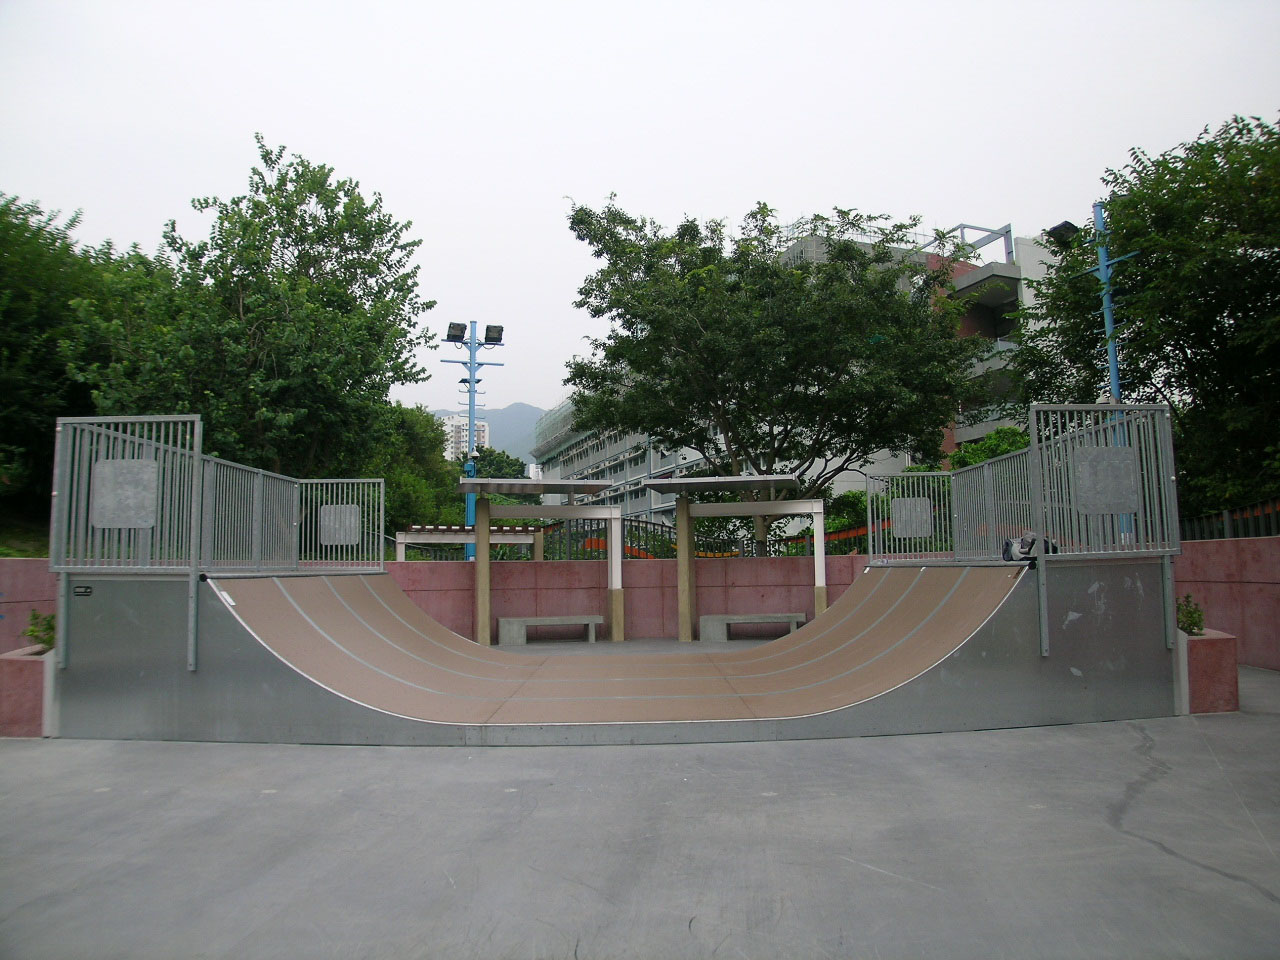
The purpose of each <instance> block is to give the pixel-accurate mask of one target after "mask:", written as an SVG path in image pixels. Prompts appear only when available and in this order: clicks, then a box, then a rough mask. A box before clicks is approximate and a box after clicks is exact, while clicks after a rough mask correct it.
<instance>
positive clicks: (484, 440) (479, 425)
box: [440, 413, 489, 460]
mask: <svg viewBox="0 0 1280 960" xmlns="http://www.w3.org/2000/svg"><path fill="white" fill-rule="evenodd" d="M440 422H441V423H443V424H444V456H445V459H446V460H457V459H458V458H459V457H465V456H466V455H467V454H468V453H470V452H471V451H470V450H469V449H468V448H467V417H466V415H465V414H461V413H455V414H453V415H452V416H448V417H441V418H440ZM476 446H477V447H487V446H489V424H487V423H486V422H485V421H483V420H477V421H476Z"/></svg>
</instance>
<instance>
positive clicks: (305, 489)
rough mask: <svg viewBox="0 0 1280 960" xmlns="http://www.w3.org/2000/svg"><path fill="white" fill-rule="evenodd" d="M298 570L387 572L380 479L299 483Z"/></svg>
mask: <svg viewBox="0 0 1280 960" xmlns="http://www.w3.org/2000/svg"><path fill="white" fill-rule="evenodd" d="M298 492H299V502H300V507H299V531H298V549H299V553H298V566H299V568H303V569H312V568H323V569H326V570H335V569H336V570H351V569H361V570H362V569H366V568H368V567H370V566H376V567H377V568H378V569H382V566H383V547H382V529H383V525H384V522H385V521H384V516H383V510H384V507H383V504H384V501H385V490H384V484H383V481H381V480H301V481H299V491H298Z"/></svg>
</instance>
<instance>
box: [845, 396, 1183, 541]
mask: <svg viewBox="0 0 1280 960" xmlns="http://www.w3.org/2000/svg"><path fill="white" fill-rule="evenodd" d="M1030 424H1031V431H1030V446H1029V447H1028V448H1027V449H1026V450H1019V451H1016V452H1014V453H1009V454H1005V455H1004V456H1002V457H997V458H995V459H992V460H988V461H986V462H985V463H981V464H977V465H975V466H973V467H967V468H965V469H962V470H957V471H955V472H954V473H905V474H896V475H892V476H872V477H869V478H868V497H867V525H868V528H869V531H870V543H869V552H870V553H871V556H872V562H873V563H907V562H918V561H931V562H944V563H946V562H952V563H981V562H990V561H998V560H1000V559H1001V554H1002V549H1003V545H1004V543H1005V541H1006V540H1010V539H1020V538H1022V537H1023V536H1025V535H1027V534H1032V535H1034V538H1035V539H1036V540H1037V542H1038V547H1037V550H1036V552H1037V553H1040V554H1045V555H1050V556H1064V557H1077V558H1090V557H1092V558H1103V557H1112V556H1118V555H1123V556H1133V555H1139V556H1142V555H1146V556H1168V555H1171V554H1174V553H1177V552H1179V550H1180V549H1181V541H1180V539H1179V533H1178V512H1177V490H1176V487H1175V482H1174V471H1173V439H1172V431H1171V428H1170V423H1169V410H1168V408H1167V407H1165V406H1162V405H1155V404H1128V405H1104V404H1098V405H1083V404H1081V405H1050V404H1036V405H1033V406H1032V408H1031V415H1030Z"/></svg>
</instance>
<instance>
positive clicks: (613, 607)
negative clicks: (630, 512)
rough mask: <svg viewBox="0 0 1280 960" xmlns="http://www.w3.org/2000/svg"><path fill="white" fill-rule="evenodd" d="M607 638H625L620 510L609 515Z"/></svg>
mask: <svg viewBox="0 0 1280 960" xmlns="http://www.w3.org/2000/svg"><path fill="white" fill-rule="evenodd" d="M607 543H608V550H609V639H610V640H612V641H613V642H614V643H621V642H622V641H623V640H624V639H626V626H625V622H624V620H625V616H626V607H625V605H624V603H623V598H622V511H621V510H619V511H617V512H615V513H614V514H613V515H612V516H610V517H609V537H608V541H607Z"/></svg>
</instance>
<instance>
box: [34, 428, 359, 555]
mask: <svg viewBox="0 0 1280 960" xmlns="http://www.w3.org/2000/svg"><path fill="white" fill-rule="evenodd" d="M200 442H201V424H200V419H199V417H194V416H185V417H97V418H82V417H76V418H63V419H60V420H59V421H58V437H57V450H56V453H55V457H54V496H53V513H52V520H51V524H50V567H51V569H53V570H54V571H57V572H63V573H76V572H100V571H108V570H109V571H113V572H138V573H142V572H147V571H165V572H170V573H179V572H186V573H189V574H191V575H192V576H194V573H195V572H196V571H197V570H206V571H218V572H228V571H235V572H290V571H299V570H308V571H310V570H316V571H319V570H366V571H368V570H381V569H383V548H382V527H383V522H384V507H383V504H384V491H383V484H382V481H381V480H296V479H293V478H291V477H285V476H281V475H279V474H274V473H268V472H267V471H264V470H257V469H254V468H252V467H246V466H243V465H241V464H237V463H230V462H228V461H226V460H219V459H217V458H215V457H208V456H203V455H202V454H201V452H200Z"/></svg>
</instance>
